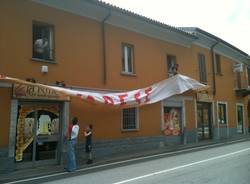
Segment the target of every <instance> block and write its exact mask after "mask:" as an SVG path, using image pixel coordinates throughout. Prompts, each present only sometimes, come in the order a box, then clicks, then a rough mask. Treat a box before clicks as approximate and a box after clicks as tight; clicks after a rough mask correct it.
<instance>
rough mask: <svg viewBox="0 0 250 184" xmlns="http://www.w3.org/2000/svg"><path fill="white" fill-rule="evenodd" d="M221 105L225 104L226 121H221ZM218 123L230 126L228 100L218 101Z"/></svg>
mask: <svg viewBox="0 0 250 184" xmlns="http://www.w3.org/2000/svg"><path fill="white" fill-rule="evenodd" d="M220 105H224V106H225V109H224V110H225V112H224V116H225V118H226V120H225V121H226V122H225V123H221V121H220V114H219V109H220ZM217 123H218V124H219V125H226V126H228V104H227V102H224V101H218V102H217Z"/></svg>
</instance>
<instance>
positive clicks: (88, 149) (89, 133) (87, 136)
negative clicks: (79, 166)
mask: <svg viewBox="0 0 250 184" xmlns="http://www.w3.org/2000/svg"><path fill="white" fill-rule="evenodd" d="M92 128H93V126H92V125H88V126H87V127H86V130H85V132H84V135H85V139H86V143H85V151H86V153H87V155H88V161H87V164H92V163H93V159H92Z"/></svg>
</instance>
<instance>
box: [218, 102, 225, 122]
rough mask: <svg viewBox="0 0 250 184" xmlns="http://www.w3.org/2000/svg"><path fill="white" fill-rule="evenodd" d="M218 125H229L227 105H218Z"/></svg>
mask: <svg viewBox="0 0 250 184" xmlns="http://www.w3.org/2000/svg"><path fill="white" fill-rule="evenodd" d="M218 123H219V124H227V105H226V103H218Z"/></svg>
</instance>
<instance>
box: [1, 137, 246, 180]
mask: <svg viewBox="0 0 250 184" xmlns="http://www.w3.org/2000/svg"><path fill="white" fill-rule="evenodd" d="M246 140H250V135H244V136H242V137H237V138H230V139H224V140H220V141H214V140H210V141H202V142H199V143H193V144H186V145H176V146H171V147H168V148H160V149H157V150H148V151H141V152H136V153H129V154H127V153H126V155H122V154H120V155H114V156H112V158H105V159H102V160H94V163H93V164H91V165H86V164H84V161H83V160H81V161H80V162H79V164H78V170H81V171H87V172H95V171H96V170H97V169H100V168H102V169H103V168H109V167H114V166H118V165H121V164H129V163H135V162H139V161H145V160H146V159H153V158H159V157H166V156H170V155H176V154H180V153H185V152H191V151H197V150H202V149H206V148H209V147H217V146H221V145H225V144H232V143H235V142H242V141H246ZM52 174H54V175H57V174H58V175H59V174H60V175H64V174H65V175H67V174H68V173H67V172H65V171H64V168H63V166H61V165H50V166H38V167H35V168H29V169H20V170H17V171H14V172H12V173H8V174H0V183H6V182H12V181H16V180H22V179H27V178H34V177H43V176H47V175H52ZM70 175H71V174H70ZM70 175H69V176H70Z"/></svg>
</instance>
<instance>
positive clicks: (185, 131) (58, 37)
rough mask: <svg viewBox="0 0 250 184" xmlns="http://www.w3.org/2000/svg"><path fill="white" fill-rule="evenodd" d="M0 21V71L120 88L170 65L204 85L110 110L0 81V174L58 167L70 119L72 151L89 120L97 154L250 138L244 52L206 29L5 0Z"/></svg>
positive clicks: (113, 11)
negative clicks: (74, 125)
mask: <svg viewBox="0 0 250 184" xmlns="http://www.w3.org/2000/svg"><path fill="white" fill-rule="evenodd" d="M0 22H1V28H0V40H1V42H0V56H1V61H0V74H4V75H7V76H11V77H16V78H20V79H23V80H29V81H33V82H34V81H35V82H38V83H42V84H47V85H59V86H64V85H66V87H67V88H71V89H79V90H81V89H82V90H83V89H84V90H96V91H99V92H107V91H112V92H119V91H126V90H132V89H138V88H142V87H146V86H149V85H151V84H154V83H156V82H159V81H161V80H163V79H165V78H168V77H170V76H171V75H172V73H173V69H175V67H176V66H177V65H176V64H178V72H179V73H181V74H184V75H187V76H190V77H192V78H194V79H197V80H199V81H200V82H202V83H204V84H207V85H209V86H210V89H209V90H207V91H205V92H202V93H197V94H194V93H191V92H189V93H185V94H182V95H178V96H174V97H171V98H169V99H165V100H163V101H161V102H158V103H155V104H152V105H147V106H143V107H139V108H130V109H114V108H104V107H103V106H99V105H90V104H87V103H85V102H83V101H79V100H77V99H74V98H72V99H69V98H68V97H65V98H61V97H59V96H57V95H56V94H54V93H53V91H45V90H43V89H40V88H32V87H30V86H18V85H11V84H8V83H0V101H1V106H0V164H1V166H2V165H3V166H4V167H1V171H2V169H4V170H6V168H8V169H9V170H12V169H14V168H23V167H29V166H32V165H36V164H37V163H39V164H42V163H43V164H48V163H49V164H54V163H57V164H58V163H61V161H62V155H63V151H64V149H63V134H64V132H65V130H66V127H67V124H68V122H69V119H71V117H73V116H77V117H78V118H79V121H80V127H81V128H80V135H79V149H80V150H81V148H82V145H83V142H84V136H83V131H84V127H85V126H86V125H87V124H89V123H91V124H93V126H94V141H95V149H94V152H95V153H94V154H95V157H99V158H101V157H102V156H111V155H112V154H117V153H123V152H126V151H136V150H140V149H157V148H159V147H165V146H169V145H175V144H188V143H194V142H198V141H202V140H206V139H211V140H219V139H224V138H230V137H237V136H241V135H245V134H247V133H248V132H249V123H248V122H249V118H248V117H249V114H250V113H249V109H250V107H249V97H248V94H249V85H250V80H249V71H250V70H249V69H248V66H249V61H250V59H249V55H248V54H246V53H244V52H243V51H241V50H239V49H237V48H235V47H234V46H232V45H231V44H229V43H227V42H226V41H224V40H221V39H220V38H218V37H216V36H214V35H211V34H210V33H208V32H206V31H204V30H201V29H199V28H175V27H171V26H168V25H165V24H162V23H159V22H156V21H153V20H151V19H148V18H146V17H142V16H140V15H136V14H134V13H132V12H129V11H126V10H122V9H119V8H117V7H113V6H110V5H107V4H105V3H102V2H98V1H95V0H91V1H87V0H86V1H84V0H83V1H67V0H60V1H50V0H27V1H18V0H13V1H8V0H3V1H1V6H0ZM169 123H173V124H174V125H175V126H174V127H171V128H169V127H168V124H169ZM1 171H0V172H1Z"/></svg>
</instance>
